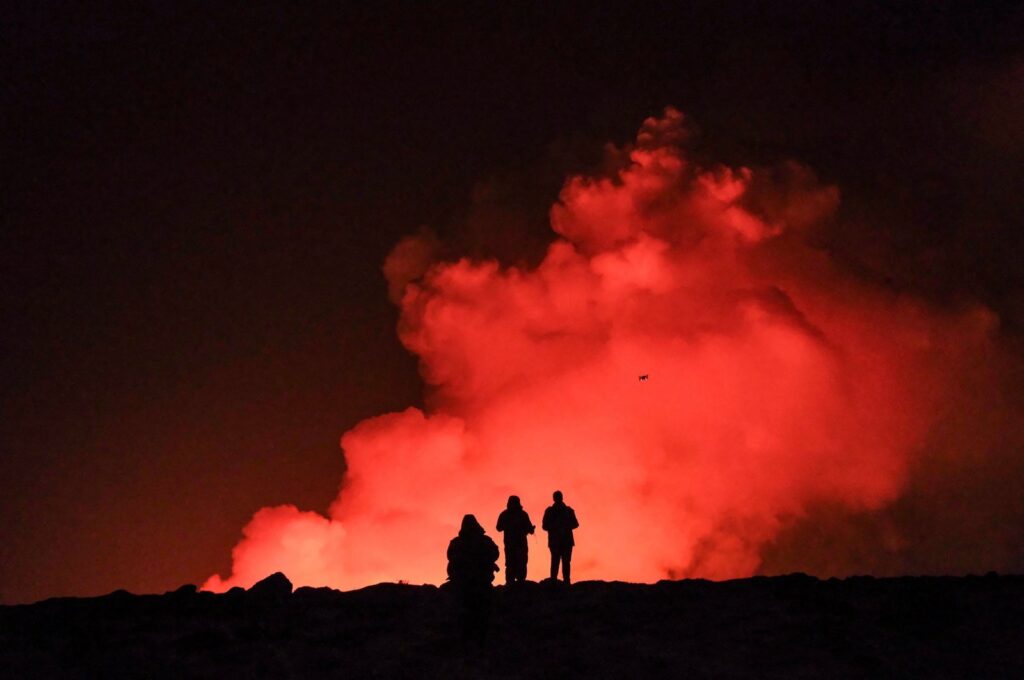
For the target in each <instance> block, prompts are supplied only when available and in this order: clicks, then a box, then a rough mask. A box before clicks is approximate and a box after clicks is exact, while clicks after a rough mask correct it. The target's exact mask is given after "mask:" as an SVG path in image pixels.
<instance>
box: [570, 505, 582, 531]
mask: <svg viewBox="0 0 1024 680" xmlns="http://www.w3.org/2000/svg"><path fill="white" fill-rule="evenodd" d="M579 526H580V523H579V521H578V520H577V519H576V511H575V510H570V511H569V528H570V529H578V528H579Z"/></svg>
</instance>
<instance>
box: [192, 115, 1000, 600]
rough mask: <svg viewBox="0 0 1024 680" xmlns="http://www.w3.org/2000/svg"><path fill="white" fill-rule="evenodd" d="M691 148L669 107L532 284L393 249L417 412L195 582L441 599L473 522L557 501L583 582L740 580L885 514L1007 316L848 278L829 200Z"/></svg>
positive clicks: (563, 203) (372, 436) (580, 201)
mask: <svg viewBox="0 0 1024 680" xmlns="http://www.w3.org/2000/svg"><path fill="white" fill-rule="evenodd" d="M686 136H687V135H686V127H685V124H684V119H683V116H682V114H680V113H679V112H678V111H675V110H672V109H669V110H667V111H666V112H665V115H664V116H663V117H661V118H651V119H648V120H647V121H645V122H644V124H643V126H642V127H641V129H640V133H639V135H638V137H637V141H636V143H635V144H634V145H631V146H628V147H626V148H622V149H611V150H610V151H609V162H610V164H611V166H612V167H614V168H615V169H614V170H613V171H611V172H610V173H609V176H606V177H582V176H577V177H571V178H569V180H568V181H567V182H566V183H565V185H564V188H563V189H562V192H561V195H560V197H559V201H558V202H557V203H556V205H555V206H554V207H553V208H552V209H551V225H552V227H553V229H554V231H555V232H556V233H557V237H556V238H555V240H554V241H553V242H552V243H551V245H550V247H549V249H548V251H547V255H546V256H545V258H544V259H543V261H542V262H541V263H540V264H539V265H538V266H537V267H536V268H532V269H525V268H515V267H508V268H504V267H502V266H500V265H499V264H498V263H497V262H494V261H471V260H468V259H461V260H458V261H455V262H437V261H435V260H434V256H433V253H435V252H436V251H437V249H436V248H435V245H436V244H435V243H433V242H432V240H431V237H430V236H429V235H420V236H417V237H411V238H408V239H406V240H404V241H403V242H401V243H400V244H399V245H398V246H397V247H396V248H395V250H394V251H393V252H392V253H391V255H390V256H389V258H388V260H387V262H386V263H385V266H384V270H385V273H386V275H387V277H388V281H389V285H390V291H391V294H392V296H393V299H395V300H396V302H398V304H400V306H401V321H400V325H399V334H400V337H401V340H402V342H403V343H404V344H405V346H406V347H408V348H409V349H410V350H411V351H412V352H414V353H415V354H416V355H418V356H419V357H420V360H421V366H422V373H423V377H424V379H425V380H426V382H427V383H428V384H429V385H430V387H431V400H430V403H431V408H430V410H429V412H428V413H423V412H421V411H420V410H418V409H415V408H410V409H408V410H406V411H404V412H402V413H391V414H387V415H382V416H379V417H377V418H372V419H370V420H367V421H364V422H362V423H360V424H359V425H358V426H357V427H355V428H354V429H353V430H351V431H349V432H347V433H346V434H345V435H344V436H343V437H342V439H341V445H342V448H343V449H344V452H345V457H346V460H347V462H348V472H347V475H346V478H345V480H344V483H343V486H342V489H341V491H340V493H339V496H338V498H337V500H336V501H335V502H334V504H333V505H332V506H331V508H330V510H329V513H328V516H327V517H324V516H321V515H319V514H317V513H314V512H302V511H300V510H298V509H296V508H295V507H294V506H279V507H273V508H264V509H262V510H260V511H259V512H257V513H256V515H255V516H254V517H253V519H252V521H251V522H250V523H249V525H248V526H247V527H246V528H245V529H244V538H243V539H242V541H241V542H240V543H239V544H238V545H237V546H236V547H235V549H234V553H233V557H234V566H233V573H232V575H231V576H230V577H229V578H227V579H221V578H220V577H219V576H213V577H211V578H210V580H209V581H208V582H207V583H206V585H205V587H206V588H208V589H212V590H223V589H225V588H227V587H230V586H233V585H242V586H247V585H249V584H251V583H253V582H254V581H255V580H257V579H259V578H262V577H264V576H266V575H267V574H268V573H270V572H273V571H277V570H281V571H284V572H285V573H287V574H288V576H289V577H290V578H291V579H292V580H293V581H295V582H296V583H298V584H308V585H330V586H335V587H345V588H351V587H355V586H362V585H366V584H369V583H374V582H378V581H388V580H406V581H410V582H433V583H437V582H440V581H442V580H443V579H444V575H445V559H444V551H445V546H446V545H447V542H448V540H449V539H450V538H451V537H452V536H453V535H454V534H455V533H456V531H457V528H458V524H459V521H460V519H461V517H462V515H463V514H464V513H467V512H472V513H475V514H476V515H477V517H478V518H480V520H481V522H482V523H483V524H484V525H485V526H487V527H491V528H493V524H494V521H495V519H496V517H497V515H498V512H499V511H500V510H501V509H502V508H503V507H504V504H505V500H506V498H507V496H508V495H509V494H513V493H515V494H518V495H519V496H521V497H522V499H523V503H524V506H525V507H526V509H527V510H528V511H529V512H530V513H531V515H532V516H533V519H534V521H535V522H538V523H539V519H540V515H541V513H542V511H543V509H544V507H545V506H546V505H547V504H548V503H549V502H550V495H551V492H552V491H553V490H555V489H561V490H562V491H564V493H565V497H566V501H567V502H568V503H569V504H570V505H572V506H574V507H575V509H576V511H577V515H578V516H579V518H580V523H581V527H580V529H579V530H578V532H577V546H578V547H577V552H576V560H575V562H576V565H575V566H574V571H575V573H576V574H577V576H578V577H579V578H583V579H586V578H601V579H624V580H630V581H652V580H656V579H660V578H664V577H666V576H674V577H680V576H701V577H710V578H727V577H738V576H746V575H750V574H753V573H755V571H756V570H757V569H758V567H759V564H760V552H761V550H762V548H763V547H764V546H765V545H766V544H767V543H769V542H770V541H772V540H773V538H775V537H777V536H778V534H779V532H780V531H781V530H783V529H784V528H786V527H788V526H791V525H792V524H793V523H794V522H796V521H798V520H799V519H801V518H802V517H804V516H805V515H806V513H807V512H809V509H811V508H813V507H815V506H817V505H820V504H823V503H827V504H830V505H831V506H833V507H834V506H839V507H843V508H847V509H849V510H851V511H862V510H872V509H878V508H882V507H884V506H886V505H887V504H889V503H891V502H893V501H894V500H895V499H896V498H897V497H899V495H900V494H901V492H902V491H903V490H904V489H905V486H906V484H907V481H908V474H909V470H910V469H911V467H912V465H913V463H914V461H915V460H916V459H917V458H918V457H919V456H920V455H922V453H923V447H924V444H925V440H926V437H927V436H928V435H929V433H930V432H931V431H932V430H933V428H934V427H935V426H936V424H937V423H938V422H939V421H940V420H941V419H942V418H943V417H944V409H947V408H949V405H950V404H952V403H954V401H955V399H954V397H953V395H954V392H955V390H956V389H957V386H958V383H960V382H961V381H963V380H967V379H971V380H976V379H977V377H976V374H977V373H978V371H980V370H981V369H979V368H978V366H979V365H980V364H981V363H983V362H984V358H985V357H986V356H988V355H989V354H990V353H991V352H992V351H993V350H992V336H993V335H994V330H995V326H996V318H995V316H994V315H993V314H992V313H990V312H989V311H988V310H986V309H984V308H981V307H975V308H969V309H965V310H962V311H960V312H957V313H952V312H949V311H945V310H939V309H938V308H934V307H932V306H930V305H929V304H927V303H925V302H924V301H922V300H920V299H914V298H913V297H908V296H904V295H899V294H896V293H893V292H892V291H890V290H888V289H886V288H885V287H883V286H880V285H877V284H875V283H872V282H870V281H866V280H862V278H859V277H858V276H856V275H854V274H852V273H851V272H850V271H847V270H846V269H844V267H843V266H841V265H840V264H838V263H837V262H836V261H835V260H834V259H833V258H832V257H831V256H830V254H829V253H828V252H827V251H825V250H822V249H819V248H817V247H815V245H813V244H814V242H815V239H814V236H815V233H816V230H817V229H819V228H820V226H821V225H822V224H823V223H826V222H827V221H828V220H829V219H831V217H832V215H833V213H834V211H835V209H836V207H837V205H838V202H839V191H838V190H837V189H836V188H835V187H832V186H823V185H821V184H820V183H819V182H818V181H817V180H816V178H815V176H814V175H813V173H812V172H811V171H810V170H808V169H806V168H804V167H803V166H800V165H798V164H795V163H789V164H785V165H783V166H780V167H775V168H770V169H764V170H752V169H749V168H728V167H721V166H718V167H711V168H704V167H698V166H697V165H695V164H694V163H693V162H692V161H691V160H689V159H688V158H687V157H686V155H685V153H684V151H683V149H684V147H685V143H686ZM640 375H648V376H649V379H648V380H646V381H640V380H638V377H639V376H640ZM492 533H493V529H492ZM538 533H540V532H539V530H538ZM531 549H532V555H533V560H532V561H531V563H530V578H534V579H536V578H541V577H543V576H546V569H547V559H546V558H547V555H546V552H547V551H546V549H545V544H544V542H543V538H542V537H538V538H537V539H534V542H533V543H532V544H531Z"/></svg>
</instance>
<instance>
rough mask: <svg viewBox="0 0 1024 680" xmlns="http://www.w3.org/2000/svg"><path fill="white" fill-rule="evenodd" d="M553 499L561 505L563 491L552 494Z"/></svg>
mask: <svg viewBox="0 0 1024 680" xmlns="http://www.w3.org/2000/svg"><path fill="white" fill-rule="evenodd" d="M551 497H552V498H554V499H555V502H556V503H561V502H562V492H561V491H556V492H554V493H553V494H551Z"/></svg>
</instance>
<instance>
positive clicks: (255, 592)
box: [248, 571, 292, 600]
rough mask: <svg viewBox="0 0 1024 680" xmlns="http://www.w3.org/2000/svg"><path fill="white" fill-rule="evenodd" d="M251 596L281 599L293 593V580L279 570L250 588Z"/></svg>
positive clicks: (264, 598) (261, 598) (259, 598)
mask: <svg viewBox="0 0 1024 680" xmlns="http://www.w3.org/2000/svg"><path fill="white" fill-rule="evenodd" d="M248 593H249V596H250V597H251V598H254V599H258V600H281V599H284V598H286V597H288V596H289V595H291V594H292V582H291V581H289V580H288V577H287V576H285V575H284V574H282V573H281V572H279V571H276V572H274V573H273V574H271V575H270V576H268V577H266V578H265V579H263V580H262V581H257V582H256V583H254V584H253V586H252V587H251V588H249V590H248Z"/></svg>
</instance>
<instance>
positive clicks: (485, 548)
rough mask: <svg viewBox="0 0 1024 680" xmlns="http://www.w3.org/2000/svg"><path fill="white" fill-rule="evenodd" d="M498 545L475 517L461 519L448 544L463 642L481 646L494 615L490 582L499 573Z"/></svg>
mask: <svg viewBox="0 0 1024 680" xmlns="http://www.w3.org/2000/svg"><path fill="white" fill-rule="evenodd" d="M497 561H498V546H497V545H496V544H495V543H494V541H492V540H491V538H490V536H488V535H487V534H485V533H484V528H483V527H482V526H480V523H479V522H477V521H476V517H474V516H473V515H466V516H465V517H463V518H462V528H461V529H459V535H458V536H456V537H455V538H453V539H452V541H451V543H449V544H448V580H449V581H451V582H452V586H453V587H454V589H455V593H456V596H457V597H458V598H459V602H460V605H461V608H462V639H463V641H465V642H469V641H475V642H476V643H477V644H479V645H482V644H483V642H484V638H485V637H486V636H487V624H488V622H489V620H490V616H491V582H492V581H494V572H496V571H498V565H497V564H496V562H497Z"/></svg>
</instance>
